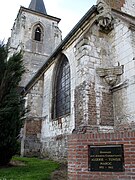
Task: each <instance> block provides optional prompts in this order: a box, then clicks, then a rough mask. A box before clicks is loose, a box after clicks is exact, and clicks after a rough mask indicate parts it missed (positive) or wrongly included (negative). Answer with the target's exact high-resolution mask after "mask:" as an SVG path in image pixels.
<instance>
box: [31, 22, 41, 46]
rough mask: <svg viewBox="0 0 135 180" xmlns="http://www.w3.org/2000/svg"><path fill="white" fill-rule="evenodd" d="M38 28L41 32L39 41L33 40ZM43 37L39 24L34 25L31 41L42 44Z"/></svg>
mask: <svg viewBox="0 0 135 180" xmlns="http://www.w3.org/2000/svg"><path fill="white" fill-rule="evenodd" d="M37 28H39V29H40V30H41V37H40V41H39V40H36V39H35V33H36V29H37ZM43 36H44V28H43V26H42V25H41V23H36V24H35V25H34V26H33V28H32V40H33V41H36V42H39V43H42V42H43Z"/></svg>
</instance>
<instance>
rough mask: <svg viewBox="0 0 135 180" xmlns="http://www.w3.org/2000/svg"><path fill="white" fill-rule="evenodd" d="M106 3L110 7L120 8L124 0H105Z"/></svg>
mask: <svg viewBox="0 0 135 180" xmlns="http://www.w3.org/2000/svg"><path fill="white" fill-rule="evenodd" d="M105 2H106V3H107V4H109V5H110V6H111V7H112V8H114V9H117V10H121V8H122V7H123V5H124V4H125V0H105Z"/></svg>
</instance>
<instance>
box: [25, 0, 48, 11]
mask: <svg viewBox="0 0 135 180" xmlns="http://www.w3.org/2000/svg"><path fill="white" fill-rule="evenodd" d="M28 8H29V9H31V10H33V11H36V12H39V13H43V14H47V12H46V8H45V5H44V1H43V0H31V3H30V5H29V7H28Z"/></svg>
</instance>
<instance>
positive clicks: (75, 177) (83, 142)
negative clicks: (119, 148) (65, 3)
mask: <svg viewBox="0 0 135 180" xmlns="http://www.w3.org/2000/svg"><path fill="white" fill-rule="evenodd" d="M118 144H123V147H124V165H125V170H124V172H91V171H88V159H89V158H88V145H118ZM68 177H69V179H70V180H133V179H135V132H119V133H100V134H98V133H95V134H93V133H91V134H72V135H70V136H69V139H68Z"/></svg>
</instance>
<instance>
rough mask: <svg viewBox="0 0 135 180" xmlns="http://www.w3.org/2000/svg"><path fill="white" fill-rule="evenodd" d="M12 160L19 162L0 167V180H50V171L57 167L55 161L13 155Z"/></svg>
mask: <svg viewBox="0 0 135 180" xmlns="http://www.w3.org/2000/svg"><path fill="white" fill-rule="evenodd" d="M13 162H20V163H18V165H17V166H10V167H5V168H0V180H50V176H51V173H52V172H53V171H55V170H56V169H58V168H59V164H58V163H56V162H53V161H49V160H41V159H37V158H22V157H14V158H13ZM21 162H23V163H21Z"/></svg>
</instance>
